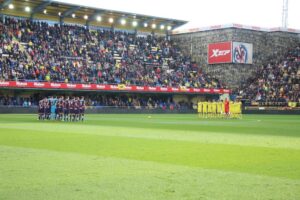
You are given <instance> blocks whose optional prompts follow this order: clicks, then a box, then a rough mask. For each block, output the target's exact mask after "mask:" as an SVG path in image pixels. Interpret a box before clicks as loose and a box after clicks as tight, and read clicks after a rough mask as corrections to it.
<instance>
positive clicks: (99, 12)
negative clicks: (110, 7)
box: [87, 10, 105, 22]
mask: <svg viewBox="0 0 300 200" xmlns="http://www.w3.org/2000/svg"><path fill="white" fill-rule="evenodd" d="M104 13H105V11H104V10H101V11H96V12H94V14H93V15H91V16H89V19H88V20H87V21H88V22H92V21H96V20H97V17H98V16H101V14H104ZM101 17H102V16H101Z"/></svg>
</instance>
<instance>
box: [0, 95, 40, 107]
mask: <svg viewBox="0 0 300 200" xmlns="http://www.w3.org/2000/svg"><path fill="white" fill-rule="evenodd" d="M37 103H38V101H37V100H36V99H34V98H33V97H17V96H7V95H0V106H22V107H31V106H36V105H37Z"/></svg>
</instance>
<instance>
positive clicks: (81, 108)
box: [79, 96, 85, 121]
mask: <svg viewBox="0 0 300 200" xmlns="http://www.w3.org/2000/svg"><path fill="white" fill-rule="evenodd" d="M79 105H80V106H79V120H81V121H83V120H84V111H85V101H84V97H83V96H82V97H81V99H80V104H79Z"/></svg>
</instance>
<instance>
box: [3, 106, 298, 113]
mask: <svg viewBox="0 0 300 200" xmlns="http://www.w3.org/2000/svg"><path fill="white" fill-rule="evenodd" d="M37 111H38V108H37V107H36V106H31V107H22V106H0V114H37ZM242 112H243V114H287V115H300V109H299V110H298V109H292V110H284V109H283V108H276V109H275V108H273V109H268V108H265V109H258V108H257V107H256V108H254V107H245V108H244V109H243V111H242ZM85 113H86V114H181V113H182V114H195V113H197V110H194V109H188V108H182V109H180V110H178V109H176V110H169V109H167V110H163V109H161V108H158V109H146V108H141V109H136V108H134V107H129V108H128V107H123V108H120V107H118V108H117V107H109V106H108V107H88V108H87V109H86V112H85Z"/></svg>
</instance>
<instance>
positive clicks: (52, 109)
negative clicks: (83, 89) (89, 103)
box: [38, 96, 85, 121]
mask: <svg viewBox="0 0 300 200" xmlns="http://www.w3.org/2000/svg"><path fill="white" fill-rule="evenodd" d="M84 111H85V101H84V97H81V99H79V97H72V98H69V97H66V99H64V97H63V96H62V97H60V98H57V97H49V98H44V99H42V100H40V101H39V110H38V119H39V120H57V121H83V120H84Z"/></svg>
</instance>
